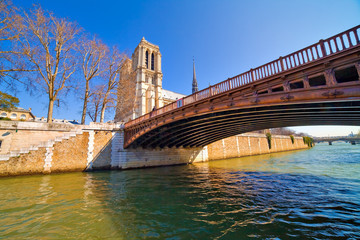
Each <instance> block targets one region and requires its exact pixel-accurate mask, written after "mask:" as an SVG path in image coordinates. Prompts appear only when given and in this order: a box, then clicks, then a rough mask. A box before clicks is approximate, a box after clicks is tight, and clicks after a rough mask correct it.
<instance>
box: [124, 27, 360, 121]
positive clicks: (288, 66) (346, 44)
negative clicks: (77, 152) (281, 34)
mask: <svg viewBox="0 0 360 240" xmlns="http://www.w3.org/2000/svg"><path fill="white" fill-rule="evenodd" d="M359 44H360V25H358V26H356V27H353V28H351V29H349V30H347V31H344V32H342V33H339V34H337V35H335V36H332V37H330V38H328V39H325V40H320V41H319V42H317V43H315V44H313V45H310V46H308V47H305V48H303V49H301V50H298V51H296V52H294V53H291V54H289V55H286V56H284V57H280V58H278V59H276V60H274V61H272V62H269V63H266V64H264V65H262V66H260V67H257V68H255V69H251V70H250V71H247V72H245V73H242V74H239V75H237V76H235V77H232V78H229V79H227V80H225V81H223V82H220V83H217V84H215V85H213V86H209V87H208V88H205V89H203V90H200V91H198V92H196V93H193V94H191V95H188V96H186V97H183V98H182V99H179V100H177V101H176V102H174V103H170V104H168V105H165V106H164V107H161V108H159V109H156V110H154V111H152V112H150V113H147V114H145V115H143V116H141V117H138V118H136V119H134V120H132V121H129V122H127V123H126V124H125V128H126V127H130V126H133V125H135V124H137V123H139V122H142V121H144V120H147V119H150V118H153V117H155V116H158V115H161V114H164V113H166V112H169V111H172V110H174V109H177V108H180V107H183V106H185V105H188V104H192V103H194V102H196V101H201V100H204V99H207V98H210V97H212V96H215V95H218V94H221V93H225V92H227V91H230V90H232V89H235V88H238V87H240V86H243V85H246V84H250V83H253V82H255V81H259V80H262V79H264V78H267V77H271V76H273V75H276V74H279V73H285V72H287V71H290V70H292V69H294V68H297V67H300V66H303V65H305V64H308V63H312V62H315V61H317V60H319V59H322V58H325V57H328V56H331V55H333V54H338V53H340V52H343V51H346V50H348V49H351V48H353V47H355V46H357V45H359Z"/></svg>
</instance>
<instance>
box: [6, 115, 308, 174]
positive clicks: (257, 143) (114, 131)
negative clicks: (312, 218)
mask: <svg viewBox="0 0 360 240" xmlns="http://www.w3.org/2000/svg"><path fill="white" fill-rule="evenodd" d="M122 127H123V126H122V125H116V124H91V125H74V126H72V125H63V126H61V124H60V125H57V124H48V125H46V124H44V123H40V124H37V123H24V122H11V125H9V122H5V123H4V124H3V121H0V141H2V142H3V143H4V144H5V146H4V145H2V147H1V152H0V176H15V175H25V174H49V173H54V172H69V171H85V170H86V171H91V170H99V169H133V168H144V167H155V166H168V165H177V164H190V163H193V162H202V161H209V160H217V159H226V158H237V157H242V156H251V155H258V154H267V153H273V152H281V151H290V150H297V149H306V148H308V146H307V145H306V144H304V142H303V140H302V138H295V142H294V144H292V142H291V139H290V137H289V136H273V137H272V148H271V149H269V146H268V143H267V139H266V137H265V136H264V135H260V134H241V135H237V136H233V137H230V138H226V139H223V140H220V141H218V142H215V143H212V144H210V145H208V146H206V147H204V148H164V149H160V148H159V149H142V148H140V149H124V148H123V144H124V133H123V130H122ZM3 146H4V147H3Z"/></svg>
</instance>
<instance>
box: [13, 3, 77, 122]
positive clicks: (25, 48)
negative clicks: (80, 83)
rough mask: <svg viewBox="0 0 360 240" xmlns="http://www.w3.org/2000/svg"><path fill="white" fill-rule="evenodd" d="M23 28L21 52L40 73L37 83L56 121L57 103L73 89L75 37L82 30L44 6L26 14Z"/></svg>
mask: <svg viewBox="0 0 360 240" xmlns="http://www.w3.org/2000/svg"><path fill="white" fill-rule="evenodd" d="M21 27H22V29H26V31H25V32H24V34H23V36H22V37H21V38H19V39H18V49H19V52H21V53H22V54H23V55H24V56H25V58H26V59H27V60H28V61H29V63H30V64H31V65H33V66H34V68H35V69H36V71H37V72H38V74H36V76H35V79H33V82H34V83H36V85H38V86H41V87H42V88H43V90H44V91H45V92H46V93H47V94H48V98H49V106H48V115H47V121H48V122H52V115H53V108H54V102H55V101H56V100H58V98H59V93H60V92H61V91H62V90H64V89H66V88H68V87H69V85H68V84H67V83H68V81H69V78H70V77H71V75H72V74H73V73H74V71H75V65H76V61H75V59H74V56H75V55H74V47H75V37H76V35H77V34H78V33H79V31H80V29H79V28H78V27H77V25H76V24H74V23H73V22H69V21H67V20H65V19H62V18H57V17H55V16H54V15H53V13H52V12H45V11H44V10H43V9H41V7H36V8H35V9H33V10H31V11H30V13H27V12H24V14H23V17H22V26H21Z"/></svg>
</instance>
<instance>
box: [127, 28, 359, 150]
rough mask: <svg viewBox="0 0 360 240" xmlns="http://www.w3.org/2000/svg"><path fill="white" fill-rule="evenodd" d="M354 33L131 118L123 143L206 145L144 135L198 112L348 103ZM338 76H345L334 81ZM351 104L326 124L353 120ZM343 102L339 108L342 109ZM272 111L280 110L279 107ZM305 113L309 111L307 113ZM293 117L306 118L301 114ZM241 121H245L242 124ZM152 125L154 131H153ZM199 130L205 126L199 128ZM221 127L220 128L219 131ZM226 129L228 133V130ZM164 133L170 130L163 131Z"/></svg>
mask: <svg viewBox="0 0 360 240" xmlns="http://www.w3.org/2000/svg"><path fill="white" fill-rule="evenodd" d="M359 36H360V25H359V26H356V27H354V28H352V29H349V30H347V31H344V32H342V33H339V34H337V35H335V36H333V37H330V38H328V39H325V40H320V41H319V42H318V43H316V44H313V45H311V46H308V47H306V48H303V49H301V50H299V51H296V52H294V53H291V54H289V55H287V56H285V57H280V58H279V59H277V60H274V61H272V62H270V63H267V64H264V65H262V66H260V67H258V68H255V69H251V70H250V71H247V72H245V73H242V74H240V75H237V76H235V77H233V78H230V79H227V80H225V81H223V82H220V83H218V84H216V85H214V86H210V87H208V88H206V89H204V90H201V91H199V92H196V93H194V94H192V95H189V96H186V97H184V98H182V99H179V100H178V101H176V102H174V103H171V104H169V105H166V106H164V107H162V108H159V109H157V110H155V111H152V112H151V113H148V114H145V115H143V116H141V117H139V118H137V119H134V120H132V121H130V122H128V123H126V124H125V147H129V146H130V145H132V146H143V147H149V146H151V147H157V146H161V147H163V146H202V145H204V144H205V145H206V144H207V143H209V142H208V141H207V140H206V141H205V140H204V141H203V142H197V143H196V144H195V145H194V144H193V145H191V144H190V145H189V144H186V143H181V144H180V145H179V144H175V145H171V144H170V145H167V144H160V145H159V144H155V143H154V141H152V143H151V144H150V145H149V141H148V139H149V138H150V139H151V138H161V139H166V136H167V135H166V134H165V133H164V132H163V131H164V130H162V131H160V132H159V129H160V128H164V127H165V125H169V124H170V125H171V124H174V122H179V123H180V121H183V120H186V121H190V118H191V119H192V118H197V117H199V116H200V118H209V117H208V116H207V115H209V114H210V115H211V114H214V113H216V112H222V113H221V114H224V116H225V115H226V114H225V112H224V111H225V110H231V111H235V110H236V111H239V109H240V108H254V107H255V108H258V107H260V106H261V107H267V108H268V109H271V108H272V107H275V106H285V105H289V104H290V105H291V104H292V105H294V104H298V106H297V107H294V109H297V111H300V110H301V104H303V106H302V107H305V105H306V104H308V105H306V106H307V107H308V108H309V107H310V108H311V104H310V105H309V103H316V102H317V103H319V102H328V103H329V102H331V104H333V103H336V102H339V101H343V102H344V101H347V104H350V105H351V104H352V103H355V102H356V101H359V99H360V89H359V75H360V67H359V61H360V57H359V52H360V50H359V49H360V40H359V38H360V37H359ZM342 69H345V70H342ZM335 70H336V71H335ZM345 75H346V76H345ZM349 75H350V78H351V77H352V78H354V76H355V75H356V76H357V79H351V80H350V81H348V80H349V79H348V78H349ZM344 76H345V77H344ZM340 78H343V79H345V80H341V81H340ZM355 78H356V77H355ZM346 79H347V80H346ZM334 99H336V100H334ZM299 104H300V105H299ZM304 104H305V105H304ZM357 104H358V103H357V102H356V103H355V105H354V107H351V108H352V110H353V111H354V112H353V113H352V115H346V114H345V115H343V117H340V118H339V117H338V118H337V119H335V118H334V119H333V120H329V121H327V122H328V123H329V124H330V123H331V124H334V123H335V124H339V123H340V122H341V123H346V122H348V123H349V124H350V123H351V124H356V122H355V121H354V120H355V119H357V118H358V116H359V113H358V112H357V110H359V106H358V105H357ZM325 105H326V104H325ZM325 105H324V106H325ZM345 105H346V104H345ZM345 105H344V106H342V107H346V106H345ZM294 106H295V105H294ZM280 108H281V107H280ZM320 109H321V108H317V110H316V111H314V113H315V112H316V114H320V113H321V111H322V110H320ZM247 111H248V112H252V114H253V113H254V112H256V110H254V111H250V110H247ZM314 113H313V114H314ZM328 113H330V112H328ZM221 114H220V115H221ZM277 114H281V111H280V112H279V113H277ZM307 114H311V112H308V113H307ZM298 117H302V118H304V119H306V116H305V115H304V116H300V115H299V116H298ZM328 117H331V116H328ZM279 119H280V118H279ZM274 120H276V118H275V119H273V121H274ZM284 120H285V119H284ZM235 121H237V120H235ZM286 121H287V120H286ZM357 121H358V119H357ZM322 122H323V123H324V124H327V122H326V121H321V119H318V120H316V121H315V119H314V121H310V122H303V124H301V122H300V123H299V121H297V122H294V121H288V125H287V126H294V125H299V124H300V125H308V124H321V123H322ZM239 123H240V121H239ZM242 124H246V123H245V122H242ZM170 125H169V126H168V127H170ZM246 125H249V124H248V123H247V124H246ZM275 125H276V126H277V125H279V124H275ZM275 125H271V124H270V122H266V120H265V119H264V122H263V123H262V124H257V125H256V128H260V127H261V128H269V127H270V126H275ZM229 126H230V125H229ZM242 126H244V125H242ZM156 128H159V129H158V130H155V129H156ZM203 128H206V127H205V126H203ZM247 130H248V129H247V128H246V129H245V128H243V130H242V131H247ZM218 131H219V130H218ZM224 131H226V130H225V129H224ZM229 131H230V132H231V130H229ZM166 132H167V134H171V133H170V132H169V131H168V130H166ZM235 132H238V131H233V133H235ZM208 133H210V132H208ZM193 134H195V132H193V133H192V135H193ZM204 134H205V133H204ZM212 134H214V133H212ZM145 135H146V136H145ZM215 135H216V134H215ZM220 135H221V136H223V135H224V134H220ZM233 135H234V134H233ZM215 138H216V137H214V140H215ZM145 139H146V141H145V142H144V140H145ZM150 142H151V141H150ZM155 142H156V141H155Z"/></svg>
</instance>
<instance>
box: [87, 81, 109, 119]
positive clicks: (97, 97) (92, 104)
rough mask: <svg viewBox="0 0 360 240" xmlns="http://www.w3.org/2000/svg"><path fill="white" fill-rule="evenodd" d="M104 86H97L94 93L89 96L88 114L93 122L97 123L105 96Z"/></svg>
mask: <svg viewBox="0 0 360 240" xmlns="http://www.w3.org/2000/svg"><path fill="white" fill-rule="evenodd" d="M104 88H105V86H104V85H98V86H95V88H94V91H93V92H92V93H91V94H90V95H89V107H88V109H87V114H88V115H89V117H90V118H91V120H92V121H93V122H96V121H97V118H98V115H99V113H100V107H101V103H102V100H103V95H104Z"/></svg>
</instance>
